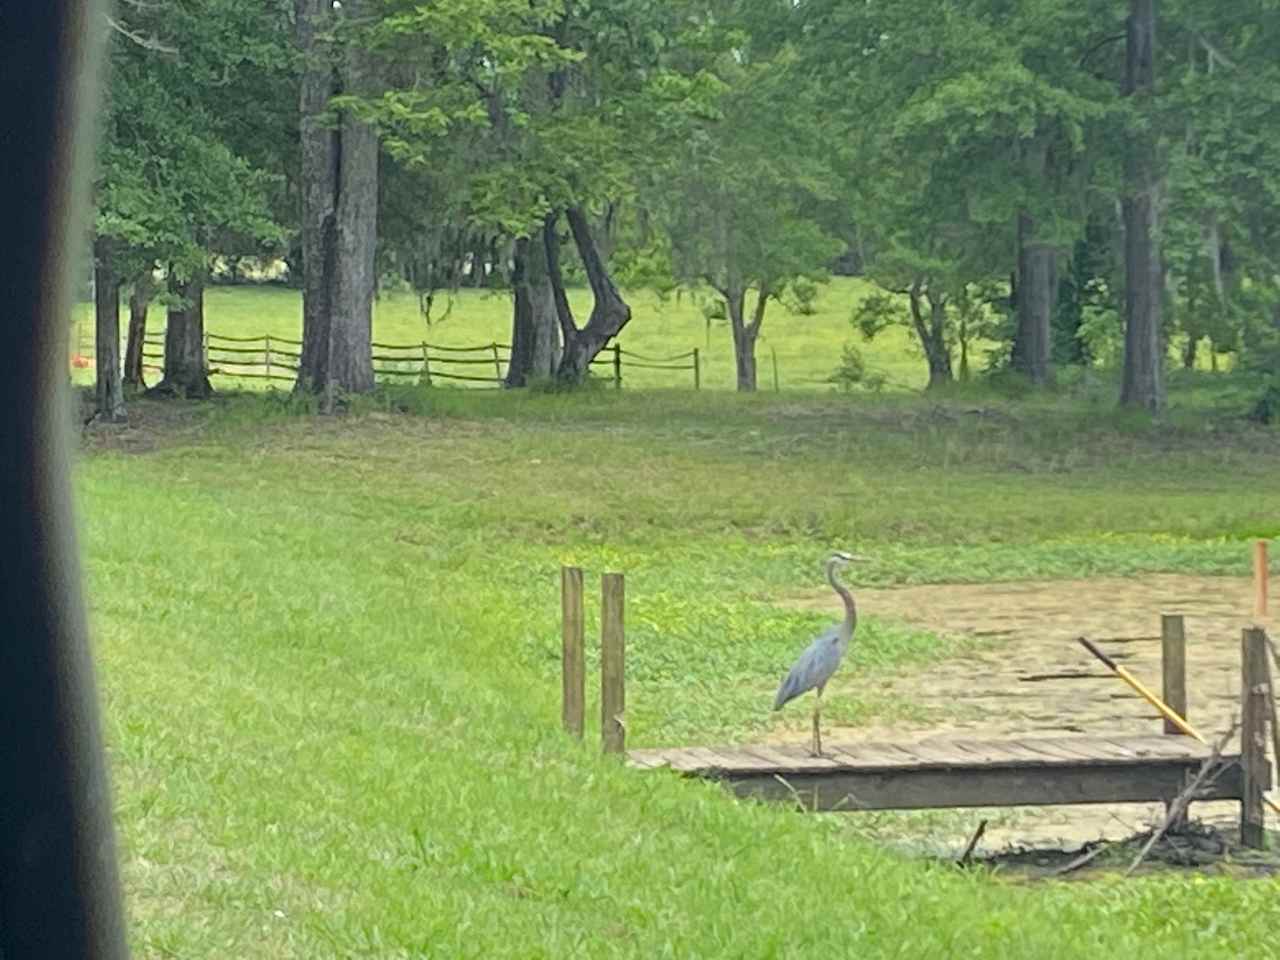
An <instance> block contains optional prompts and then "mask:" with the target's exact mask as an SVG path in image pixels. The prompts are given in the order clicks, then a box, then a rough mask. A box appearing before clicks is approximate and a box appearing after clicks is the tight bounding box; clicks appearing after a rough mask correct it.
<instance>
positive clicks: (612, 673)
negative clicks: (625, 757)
mask: <svg viewBox="0 0 1280 960" xmlns="http://www.w3.org/2000/svg"><path fill="white" fill-rule="evenodd" d="M625 603H626V589H625V585H624V583H623V577H622V574H620V573H606V574H605V575H604V576H603V577H602V578H601V580H600V741H601V745H602V746H603V748H604V752H605V753H622V752H623V751H624V750H625V749H626V738H627V728H626V720H625V717H624V711H625V710H626V706H627V694H626V632H625V628H624V627H625V625H624V622H623V607H624V606H625Z"/></svg>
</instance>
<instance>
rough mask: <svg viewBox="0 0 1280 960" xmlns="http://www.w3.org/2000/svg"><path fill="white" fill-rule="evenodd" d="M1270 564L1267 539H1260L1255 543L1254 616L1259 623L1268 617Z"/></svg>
mask: <svg viewBox="0 0 1280 960" xmlns="http://www.w3.org/2000/svg"><path fill="white" fill-rule="evenodd" d="M1269 566H1270V565H1269V564H1268V563H1267V541H1265V540H1259V541H1257V542H1256V543H1254V545H1253V616H1254V619H1256V620H1257V621H1258V622H1259V623H1262V622H1264V621H1265V620H1266V619H1267V578H1268V575H1269V573H1270V570H1269Z"/></svg>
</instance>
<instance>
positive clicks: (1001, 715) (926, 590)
mask: <svg viewBox="0 0 1280 960" xmlns="http://www.w3.org/2000/svg"><path fill="white" fill-rule="evenodd" d="M1274 587H1275V584H1273V591H1272V594H1273V596H1274V595H1275V592H1274ZM857 596H858V604H859V609H860V610H861V611H864V612H865V613H869V614H873V615H875V616H877V617H881V618H885V619H890V620H898V621H901V622H905V623H909V624H913V625H915V626H919V627H922V628H925V629H928V630H931V631H933V632H935V633H939V634H942V635H948V636H967V637H972V638H979V639H980V640H981V641H982V642H979V643H976V644H970V645H967V649H968V651H969V652H967V653H965V654H963V655H961V656H957V657H954V658H950V659H947V660H944V661H941V662H938V663H933V664H930V665H928V666H925V667H922V668H920V669H918V670H915V671H913V672H911V673H907V674H904V675H901V676H898V677H895V678H890V679H888V680H887V681H884V683H885V690H886V691H887V692H888V693H889V695H890V696H895V697H902V698H904V699H908V700H910V701H912V702H914V703H917V704H920V705H921V706H923V707H926V708H927V709H926V710H925V711H924V715H925V716H929V717H936V718H940V719H938V720H937V721H934V722H930V723H927V724H922V725H915V726H913V725H911V724H910V723H907V724H896V725H894V726H893V727H876V726H867V727H856V728H854V727H844V728H841V727H835V726H831V725H826V726H824V736H825V739H827V740H828V741H830V742H832V743H835V742H837V741H842V740H888V741H898V742H909V741H916V742H919V741H929V740H946V739H947V738H948V737H951V736H963V737H969V738H975V737H989V738H993V739H999V738H1008V737H1011V736H1037V735H1040V736H1062V735H1067V734H1077V735H1087V734H1089V733H1095V732H1096V733H1099V734H1102V733H1106V734H1118V735H1124V734H1144V733H1147V734H1149V733H1151V732H1153V731H1158V730H1159V729H1160V724H1161V721H1160V719H1159V717H1158V715H1157V713H1156V712H1155V710H1154V709H1152V708H1151V707H1150V706H1149V705H1148V704H1146V703H1145V702H1143V701H1142V700H1141V699H1140V698H1139V697H1138V696H1137V695H1136V694H1134V693H1133V692H1132V691H1131V690H1130V689H1129V688H1128V687H1127V686H1125V685H1124V684H1123V683H1122V682H1121V681H1119V680H1118V679H1116V678H1115V677H1114V676H1113V675H1112V674H1110V673H1109V672H1108V671H1107V670H1106V668H1104V667H1103V666H1102V664H1100V663H1099V662H1098V661H1096V660H1095V659H1094V658H1093V657H1091V656H1090V655H1089V654H1088V653H1087V652H1086V651H1085V650H1084V648H1083V647H1081V646H1080V644H1078V643H1077V642H1076V638H1077V637H1079V636H1081V635H1084V636H1087V637H1089V638H1090V639H1091V640H1093V641H1094V642H1096V643H1097V644H1098V645H1099V646H1100V647H1101V648H1102V649H1103V650H1104V651H1106V652H1107V653H1108V654H1110V655H1111V656H1112V657H1114V658H1115V660H1116V661H1117V662H1119V663H1122V664H1124V665H1125V666H1126V667H1127V668H1128V669H1129V670H1130V671H1131V672H1132V673H1133V674H1134V675H1135V676H1137V677H1138V678H1139V679H1140V680H1142V681H1143V682H1145V683H1146V684H1147V686H1148V687H1150V688H1152V689H1153V690H1156V691H1157V692H1159V690H1160V683H1161V681H1160V677H1161V672H1160V646H1161V645H1160V615H1161V614H1162V613H1178V614H1182V615H1183V616H1184V618H1185V622H1186V633H1187V688H1188V711H1187V713H1188V719H1189V720H1190V721H1191V723H1192V725H1193V726H1195V727H1197V729H1199V730H1200V732H1201V733H1202V734H1203V735H1204V736H1205V737H1207V738H1209V739H1211V740H1212V739H1214V738H1215V737H1216V736H1217V734H1218V733H1219V732H1220V731H1222V730H1225V729H1226V728H1227V726H1228V725H1229V724H1230V723H1231V721H1232V718H1233V716H1236V715H1238V713H1239V702H1240V633H1241V629H1242V628H1243V627H1245V626H1249V625H1250V624H1251V623H1252V619H1251V616H1250V614H1251V612H1252V583H1251V582H1250V581H1249V580H1247V579H1233V578H1226V577H1189V576H1180V575H1161V576H1147V577H1141V578H1113V579H1097V580H1079V581H1056V582H1038V581H1027V582H1018V583H999V584H981V585H953V586H927V587H901V588H893V589H862V590H858V591H857ZM784 603H785V604H786V605H788V606H798V607H802V608H807V609H824V610H825V609H831V608H832V606H833V600H832V597H831V594H830V592H829V591H824V592H821V593H815V594H811V595H807V596H800V597H794V598H791V599H789V600H787V601H784ZM855 643H856V640H855ZM858 683H859V677H858V675H857V673H856V672H852V671H849V672H845V673H844V674H843V675H840V674H838V675H837V676H836V678H835V679H834V680H833V681H832V684H831V686H830V687H829V688H828V693H827V697H828V698H829V699H833V698H837V697H839V696H840V694H841V691H842V690H854V689H856V688H857V685H858ZM803 736H804V734H803V733H799V732H798V731H797V729H796V728H794V727H793V728H791V729H788V730H779V731H778V732H777V733H776V734H775V739H776V740H800V739H802V738H803ZM1273 797H1280V794H1277V793H1276V792H1273ZM1192 812H1193V815H1195V816H1197V817H1200V818H1203V819H1205V820H1206V821H1208V822H1211V823H1214V824H1216V825H1219V826H1221V827H1223V828H1224V830H1226V829H1232V828H1233V826H1234V824H1235V823H1236V818H1237V816H1238V813H1237V809H1236V805H1234V804H1229V803H1228V804H1223V803H1216V804H1215V803H1205V804H1199V805H1196V806H1194V807H1193V808H1192ZM1162 813H1163V811H1162V810H1161V808H1160V807H1158V806H1152V805H1143V804H1117V805H1099V806H1089V807H1056V808H1054V807H1050V808H1036V809H1027V808H1022V809H1019V810H1016V811H1014V810H1010V811H1004V810H1000V811H990V812H989V813H982V814H978V813H977V812H975V813H974V814H973V816H971V817H969V818H967V822H968V823H969V824H972V823H976V822H977V820H978V819H979V818H980V817H987V816H989V817H990V818H991V823H990V825H989V827H988V830H987V834H986V837H985V840H984V847H985V848H988V849H990V848H992V847H997V848H998V847H1001V846H1007V845H1011V844H1033V845H1044V844H1051V845H1056V846H1061V847H1070V846H1079V845H1080V844H1082V843H1085V842H1087V841H1090V840H1096V839H1098V838H1101V837H1106V838H1111V839H1116V838H1120V837H1124V836H1126V835H1128V834H1130V833H1132V832H1134V831H1135V830H1137V829H1141V828H1142V827H1143V826H1145V825H1146V824H1147V823H1148V822H1150V821H1151V820H1152V819H1153V818H1157V819H1158V818H1159V817H1160V816H1162ZM949 819H951V820H952V821H954V822H956V823H957V824H959V823H960V821H959V820H958V819H957V818H949ZM943 829H944V832H949V833H950V834H951V835H950V836H948V837H947V838H946V840H947V841H948V842H949V843H962V842H963V840H964V837H963V836H962V835H961V833H960V832H958V830H957V829H956V828H951V829H950V830H949V831H947V829H946V828H943ZM934 839H935V841H936V840H941V839H943V838H941V837H935V838H934Z"/></svg>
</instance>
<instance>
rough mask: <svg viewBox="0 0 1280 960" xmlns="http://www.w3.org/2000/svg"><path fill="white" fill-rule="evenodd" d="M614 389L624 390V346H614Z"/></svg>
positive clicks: (616, 344)
mask: <svg viewBox="0 0 1280 960" xmlns="http://www.w3.org/2000/svg"><path fill="white" fill-rule="evenodd" d="M613 389H615V390H621V389H622V344H620V343H617V342H616V341H615V342H614V344H613Z"/></svg>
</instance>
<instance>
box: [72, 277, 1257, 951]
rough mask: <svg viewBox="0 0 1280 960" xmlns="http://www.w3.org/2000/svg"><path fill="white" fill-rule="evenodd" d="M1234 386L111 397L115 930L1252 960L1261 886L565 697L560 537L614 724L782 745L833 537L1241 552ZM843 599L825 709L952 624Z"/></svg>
mask: <svg viewBox="0 0 1280 960" xmlns="http://www.w3.org/2000/svg"><path fill="white" fill-rule="evenodd" d="M227 296H228V297H234V294H227ZM215 304H216V301H215ZM211 313H212V310H211ZM251 319H252V318H245V319H244V321H243V322H244V323H245V324H246V325H247V324H249V323H250V321H251ZM455 319H459V320H460V318H455ZM788 322H790V321H788ZM795 322H796V323H800V322H802V321H799V320H797V321H795ZM803 322H809V321H803ZM454 323H455V320H454V319H451V320H449V321H447V322H446V324H445V325H444V326H443V327H441V330H445V329H449V328H450V327H451V325H453V324H454ZM457 334H458V336H459V338H460V339H463V340H466V339H472V337H473V336H475V335H479V334H467V335H464V333H463V331H462V324H461V323H460V322H459V323H458V324H457ZM488 335H490V334H484V336H488ZM1220 395H1221V392H1220V391H1216V390H1211V389H1209V388H1206V387H1205V386H1204V385H1203V384H1196V385H1195V389H1194V390H1192V389H1188V390H1187V391H1186V392H1185V393H1183V394H1181V395H1180V397H1181V400H1180V402H1181V403H1182V406H1183V407H1185V408H1186V409H1185V411H1184V412H1183V413H1182V414H1179V415H1177V416H1174V417H1172V418H1170V419H1169V420H1167V421H1166V422H1163V423H1161V424H1156V425H1152V424H1149V423H1146V422H1143V421H1136V420H1128V419H1125V418H1120V417H1117V416H1114V415H1112V414H1111V413H1110V412H1109V411H1110V406H1109V405H1108V406H1106V407H1105V408H1103V407H1100V406H1099V407H1095V406H1091V405H1090V404H1089V403H1088V402H1087V401H1084V400H1074V401H1071V400H1066V399H1062V398H1057V399H1051V400H1048V401H1044V402H1042V403H1039V404H1036V405H1027V406H1022V407H1013V406H1009V405H1007V404H1004V403H1001V402H998V401H994V400H991V399H990V398H986V399H985V400H983V402H982V403H981V404H978V405H975V403H974V401H973V400H972V399H970V398H965V399H963V400H962V401H957V402H944V403H942V404H933V403H928V404H926V403H924V402H922V401H918V400H912V399H909V398H888V399H880V400H874V401H873V400H869V399H867V398H852V399H850V398H844V397H840V396H828V397H823V396H815V395H810V396H799V397H797V396H796V395H788V394H786V393H784V394H782V395H780V396H776V397H775V396H772V395H767V394H766V395H761V396H756V397H745V398H742V397H737V396H734V395H732V394H729V393H724V392H720V393H715V392H710V393H704V394H701V395H697V396H695V395H689V394H681V393H675V392H670V391H666V392H664V391H657V392H649V393H646V392H643V391H624V392H623V393H622V394H620V395H618V394H614V393H612V392H608V391H603V392H599V393H596V392H590V391H589V392H586V393H582V394H578V395H572V396H564V395H532V396H517V395H507V394H498V393H491V394H480V393H478V392H470V391H447V390H434V391H416V390H414V391H410V390H405V391H397V392H395V393H393V394H388V395H385V396H383V397H381V398H379V399H378V400H374V401H369V402H368V403H367V404H364V405H363V406H362V407H361V408H360V409H359V410H357V411H356V412H355V413H354V414H353V415H351V416H347V417H341V418H313V417H309V416H305V415H301V414H299V413H298V412H297V411H296V410H293V409H291V408H290V405H289V403H288V402H287V401H286V400H284V399H283V398H282V397H276V398H272V397H261V396H259V397H248V398H235V397H224V398H222V399H221V400H219V401H217V402H215V403H213V404H211V405H209V406H206V407H187V406H183V405H157V404H153V403H148V402H138V403H136V404H135V405H134V407H133V413H134V416H135V424H134V426H133V427H131V428H130V429H129V430H127V431H125V432H123V433H105V432H102V433H96V434H94V435H92V436H91V438H90V440H89V443H88V449H87V451H86V453H85V455H84V456H83V457H82V458H81V460H80V463H79V466H78V471H77V488H78V492H79V503H80V510H81V515H82V527H83V542H84V546H85V550H86V557H87V566H88V574H89V579H90V599H91V614H92V623H93V625H94V634H95V643H96V652H97V656H98V659H99V663H100V671H101V680H102V685H103V690H104V698H105V709H106V722H107V731H108V738H109V744H110V752H111V760H112V764H113V776H114V786H115V790H116V794H117V807H118V822H119V824H120V830H121V833H122V839H123V851H124V875H125V881H126V889H127V895H128V907H129V913H130V919H131V929H132V937H133V942H134V946H135V949H136V952H137V955H138V956H140V957H155V958H161V957H183V958H197V957H198V958H204V957H228V956H243V957H273V958H275V957H281V958H286V957H289V958H291V957H297V958H304V957H305V958H315V957H344V958H345V957H370V958H372V957H377V958H425V957H450V958H453V957H519V958H530V957H547V958H556V960H561V958H566V957H592V958H596V957H660V956H666V957H717V958H718V957H744V958H757V957H815V956H832V957H845V956H857V957H868V958H870V957H902V958H918V957H939V958H941V957H957V956H966V957H991V958H997V957H998V958H1023V957H1025V958H1037V960H1040V958H1067V957H1072V958H1074V957H1079V956H1083V955H1089V956H1094V957H1120V956H1133V955H1136V954H1138V953H1139V952H1141V953H1142V954H1143V955H1146V956H1169V957H1197V958H1202V957H1233V958H1234V957H1245V956H1250V957H1253V956H1257V957H1261V956H1267V955H1270V951H1271V950H1272V943H1273V938H1274V935H1275V930H1276V927H1277V922H1278V921H1280V882H1277V881H1275V880H1259V881H1253V882H1242V881H1239V880H1233V879H1228V878H1225V877H1206V876H1201V875H1164V876H1161V877H1158V878H1147V879H1140V880H1135V881H1128V882H1122V881H1119V880H1116V881H1103V882H1101V883H1096V884H1089V885H1080V884H1067V883H1056V884H1041V885H1035V886H1030V887H1027V886H1020V885H1013V884H1009V883H1006V882H1001V881H999V880H998V879H992V878H990V877H988V876H986V875H984V874H982V873H981V872H977V873H974V872H970V873H962V872H960V871H957V870H955V869H954V868H950V867H947V866H943V865H935V864H929V863H925V862H921V861H915V860H910V859H906V858H903V857H901V856H898V855H894V854H892V853H890V852H887V851H886V850H885V849H883V848H881V847H878V846H876V845H875V844H873V843H871V842H869V840H868V838H867V835H866V834H865V832H864V828H863V827H862V826H860V822H859V819H858V818H857V817H830V818H823V817H810V816H801V815H797V814H795V813H793V812H790V811H787V810H782V809H776V808H765V807H760V806H755V805H750V804H743V803H738V802H735V801H733V800H732V799H730V798H729V797H728V796H727V795H726V794H724V793H722V792H721V791H720V790H718V789H717V788H714V787H711V786H705V785H698V784H691V783H682V782H677V781H676V780H674V779H673V778H669V777H666V776H662V775H640V774H637V773H634V772H628V771H626V770H623V769H622V768H621V767H620V766H619V765H618V764H617V763H614V762H611V761H609V760H606V759H603V758H601V757H600V756H599V755H598V753H597V751H596V749H594V748H593V746H592V745H591V743H592V741H591V739H590V737H593V736H595V729H594V725H593V729H592V730H591V731H590V733H589V741H588V744H587V745H586V746H579V745H577V744H575V743H571V742H568V741H567V740H566V739H565V738H564V737H563V736H561V735H560V733H559V732H558V730H557V718H558V705H557V704H558V663H557V654H558V597H557V587H556V584H557V569H558V566H559V564H560V563H562V562H566V561H570V562H574V563H578V564H581V565H582V566H584V567H585V568H586V570H587V571H588V577H589V579H590V581H591V582H592V583H593V584H594V583H595V582H596V581H595V577H596V576H597V575H598V574H599V573H600V572H602V571H604V570H622V571H625V572H626V574H627V577H628V581H627V586H628V604H629V605H628V657H629V663H628V667H629V689H628V718H627V720H628V729H629V734H630V742H631V743H632V744H634V745H652V744H662V743H677V742H710V741H712V740H721V739H739V738H748V737H750V736H752V735H754V734H758V733H759V732H760V731H762V730H764V729H766V728H769V729H772V728H774V727H775V726H777V725H785V726H787V727H788V728H790V729H793V730H794V731H795V733H796V736H797V738H801V737H803V727H804V725H805V716H804V711H803V710H797V711H786V712H784V713H783V714H781V715H774V714H771V713H770V712H769V710H768V706H769V702H770V698H771V695H772V692H773V690H774V688H775V686H776V684H777V682H778V680H779V678H780V677H781V675H782V674H783V672H784V671H785V668H786V666H787V664H788V663H789V662H790V660H791V659H792V658H793V656H794V655H795V653H796V652H797V651H798V650H799V649H800V647H801V646H802V645H803V644H804V643H805V642H806V640H807V638H808V637H809V636H810V635H811V634H812V633H813V632H814V631H816V630H817V629H820V628H821V627H822V626H823V625H825V623H826V622H827V618H825V617H822V616H815V615H812V614H807V613H800V612H796V611H794V610H791V609H788V608H784V607H781V606H778V605H775V603H773V602H771V601H774V600H776V599H778V598H780V597H782V596H783V595H785V594H787V593H788V592H793V591H795V590H797V589H803V588H807V587H813V586H815V585H817V584H818V583H819V582H820V576H821V573H820V567H819V564H820V560H821V558H822V556H823V554H824V552H825V551H826V550H828V549H829V548H830V547H832V546H836V545H846V546H851V547H853V548H855V549H857V550H858V552H860V553H862V554H865V555H867V556H868V557H869V560H868V561H867V562H866V563H864V564H863V565H861V566H860V567H859V568H858V569H857V571H856V573H855V576H856V579H857V581H858V582H861V583H876V584H885V583H906V582H934V581H949V580H996V579H1016V578H1020V577H1028V576H1036V577H1062V576H1079V575H1088V574H1091V573H1118V574H1125V573H1136V572H1140V571H1200V572H1207V573H1244V572H1245V557H1246V551H1245V550H1244V549H1243V548H1242V545H1241V542H1240V541H1241V540H1242V539H1244V538H1247V537H1251V536H1255V535H1263V534H1270V535H1274V534H1276V533H1277V532H1280V521H1277V518H1278V517H1280V485H1277V484H1276V483H1275V477H1276V476H1277V471H1278V470H1280V435H1277V434H1276V433H1275V432H1274V431H1270V432H1268V431H1264V430H1259V429H1254V428H1252V427H1249V426H1247V425H1245V424H1244V423H1242V422H1240V421H1238V420H1234V419H1227V418H1225V417H1222V416H1220V415H1217V414H1215V413H1213V411H1212V410H1211V409H1209V401H1208V400H1206V399H1205V398H1206V397H1209V398H1212V397H1218V396H1220ZM1188 398H1194V399H1195V402H1191V400H1190V399H1188ZM594 612H595V602H594V599H592V601H591V602H590V603H589V616H592V617H593V616H594ZM866 613H867V616H866V619H865V622H864V623H863V624H862V625H861V626H860V627H859V633H858V640H857V643H856V646H855V648H854V650H853V651H852V653H851V664H850V665H849V667H847V668H846V672H845V674H844V675H843V678H842V679H841V680H840V682H839V683H838V684H837V685H835V686H834V687H833V689H832V691H831V692H830V694H829V698H828V699H829V713H830V715H831V716H832V717H833V719H839V720H843V721H848V722H858V721H860V720H864V719H865V720H870V719H873V718H874V719H877V720H884V719H891V718H892V717H894V716H895V715H900V714H901V712H902V711H910V710H911V709H912V707H911V705H910V704H901V703H893V702H886V701H885V700H884V698H883V697H879V696H877V692H876V691H877V686H878V684H877V677H880V676H885V675H887V674H888V673H889V672H891V671H897V670H902V669H906V668H909V666H910V664H912V663H918V662H922V661H924V660H926V659H928V658H935V657H938V656H942V655H945V654H946V653H947V652H949V650H950V647H949V645H948V644H947V643H945V642H943V641H941V640H940V639H938V638H937V637H934V636H931V635H929V634H922V633H920V632H918V631H913V630H910V629H906V628H904V627H903V626H901V625H899V624H896V623H893V622H888V621H885V620H883V619H880V618H877V617H876V616H875V611H866ZM588 629H589V631H591V633H589V636H590V635H593V633H594V631H595V630H596V625H595V623H594V622H591V623H589V626H588ZM593 712H595V708H593ZM593 712H589V714H588V715H589V717H590V716H592V715H593Z"/></svg>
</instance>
